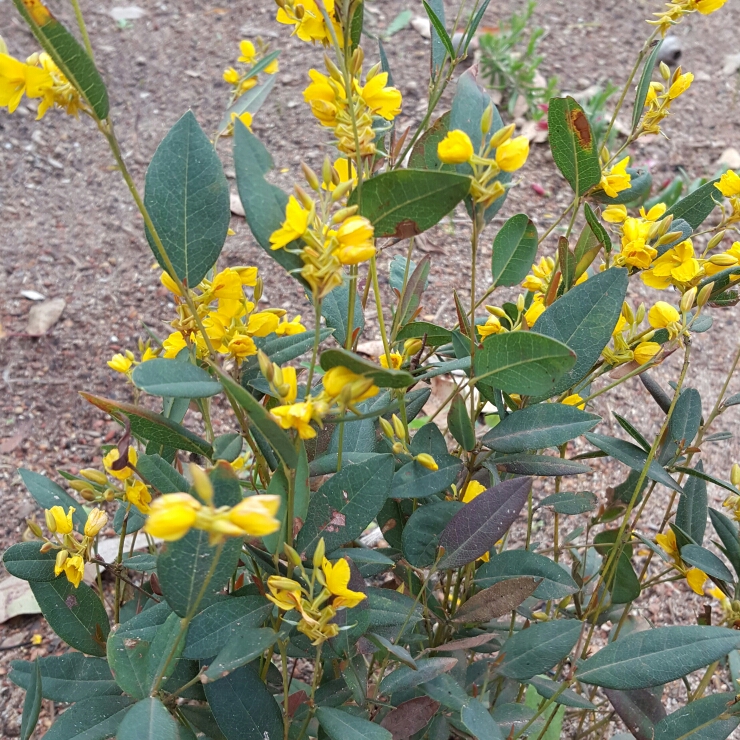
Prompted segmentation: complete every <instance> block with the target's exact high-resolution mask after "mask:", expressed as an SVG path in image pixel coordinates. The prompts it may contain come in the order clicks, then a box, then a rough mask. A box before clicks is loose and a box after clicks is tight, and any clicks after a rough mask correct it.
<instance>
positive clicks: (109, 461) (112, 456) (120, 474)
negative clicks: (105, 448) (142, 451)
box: [103, 447, 138, 480]
mask: <svg viewBox="0 0 740 740" xmlns="http://www.w3.org/2000/svg"><path fill="white" fill-rule="evenodd" d="M119 457H120V455H119V453H118V448H117V447H114V448H113V449H112V450H111V451H110V452H109V453H108V454H107V455H106V456H105V457H104V458H103V467H104V468H105V470H106V472H107V473H108V475H112V476H113V477H114V478H118V480H126V478H128V477H129V476H132V475H133V474H134V471H133V470H132V469H131V468H129V467H128V466H126V467H125V468H123V469H122V470H114V469H113V463H115V462H116V461H117V460H118V458H119ZM126 460H127V462H128V463H130V464H131V465H136V461H137V460H138V456H137V454H136V450H135V449H134V448H133V447H129V448H128V457H127V458H126Z"/></svg>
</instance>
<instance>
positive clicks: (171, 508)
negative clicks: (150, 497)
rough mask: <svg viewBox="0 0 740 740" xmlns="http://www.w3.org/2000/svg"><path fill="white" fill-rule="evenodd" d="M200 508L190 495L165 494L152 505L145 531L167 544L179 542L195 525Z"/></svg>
mask: <svg viewBox="0 0 740 740" xmlns="http://www.w3.org/2000/svg"><path fill="white" fill-rule="evenodd" d="M200 508H201V505H200V503H199V502H198V501H197V500H196V499H194V498H193V497H192V496H191V495H190V494H189V493H168V494H165V495H164V496H160V497H159V498H158V499H156V500H155V501H154V503H153V504H152V506H151V511H150V514H149V516H148V517H147V520H146V523H145V524H144V530H145V531H146V532H148V533H149V534H150V535H152V537H159V538H161V539H163V540H165V541H167V542H173V541H174V540H179V539H180V538H182V537H184V536H185V535H186V534H187V533H188V532H189V531H190V529H191V527H192V526H193V524H195V520H196V518H197V512H198V511H199V510H200Z"/></svg>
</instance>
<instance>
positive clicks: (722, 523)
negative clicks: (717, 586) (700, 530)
mask: <svg viewBox="0 0 740 740" xmlns="http://www.w3.org/2000/svg"><path fill="white" fill-rule="evenodd" d="M709 519H710V520H711V522H712V526H713V527H714V531H715V532H716V533H717V536H718V537H719V538H720V540H721V542H722V546H723V548H724V549H723V552H724V554H725V555H726V556H727V559H728V560H729V561H730V564H731V565H732V567H733V570H734V571H735V573H737V575H739V576H740V539H739V538H738V532H737V525H736V524H735V522H733V521H732V519H729V518H728V517H727V516H725V515H724V514H723V513H722V512H721V511H717V510H716V509H711V508H710V509H709Z"/></svg>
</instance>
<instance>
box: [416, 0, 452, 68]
mask: <svg viewBox="0 0 740 740" xmlns="http://www.w3.org/2000/svg"><path fill="white" fill-rule="evenodd" d="M422 3H423V5H424V10H425V11H426V13H427V15H428V16H429V20H430V22H431V24H432V28H434V31H435V39H439V40H440V41H441V42H442V45H443V46H444V48H445V51H446V52H447V54H448V55H449V57H450V59H454V58H455V57H456V56H457V55H456V54H455V49H454V48H453V46H452V39H451V38H450V34H449V33H447V29H446V28H445V24H444V21H443V20H442V19H441V18H439V17H438V16H437V14H436V13H435V12H434V11H433V10H432V8H431V7H430V6H429V3H428V2H427V1H426V0H422ZM443 17H444V16H443ZM432 43H434V42H432ZM435 66H436V65H435Z"/></svg>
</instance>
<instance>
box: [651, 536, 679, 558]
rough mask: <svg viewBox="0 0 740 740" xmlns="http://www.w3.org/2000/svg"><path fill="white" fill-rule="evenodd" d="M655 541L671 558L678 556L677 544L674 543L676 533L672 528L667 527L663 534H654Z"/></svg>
mask: <svg viewBox="0 0 740 740" xmlns="http://www.w3.org/2000/svg"><path fill="white" fill-rule="evenodd" d="M655 541H656V543H657V544H658V545H659V546H660V547H661V548H662V550H663V551H664V552H665V553H666V555H670V556H671V557H672V558H678V557H679V556H680V554H679V552H678V545H677V544H676V534H675V533H674V531H673V530H672V529H669V530H668V531H667V532H666V533H665V534H658V535H655Z"/></svg>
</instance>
